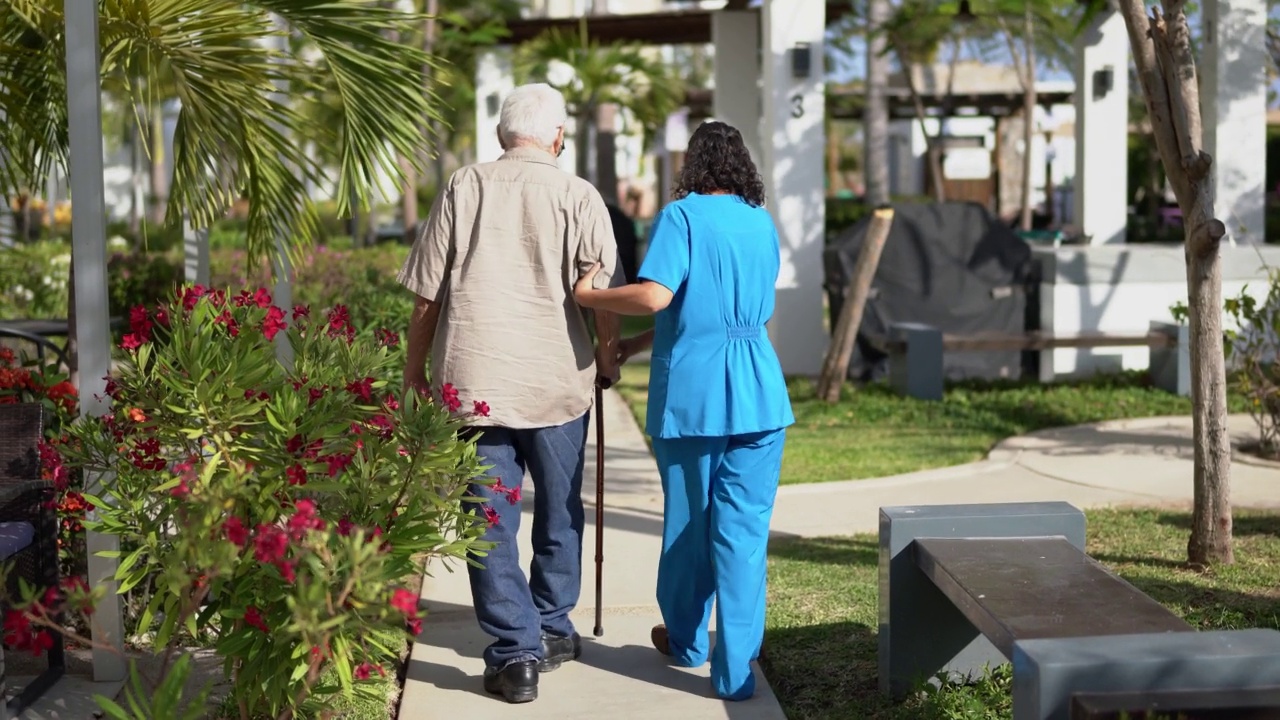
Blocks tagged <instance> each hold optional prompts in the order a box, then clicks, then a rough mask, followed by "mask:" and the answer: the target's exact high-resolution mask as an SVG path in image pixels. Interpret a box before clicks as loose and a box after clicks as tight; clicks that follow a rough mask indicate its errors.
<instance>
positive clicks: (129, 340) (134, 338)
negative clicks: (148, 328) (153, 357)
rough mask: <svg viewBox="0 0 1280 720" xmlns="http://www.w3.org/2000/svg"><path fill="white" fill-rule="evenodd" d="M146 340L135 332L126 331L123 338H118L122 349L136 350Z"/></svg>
mask: <svg viewBox="0 0 1280 720" xmlns="http://www.w3.org/2000/svg"><path fill="white" fill-rule="evenodd" d="M146 342H147V339H146V338H145V337H143V336H141V335H139V334H137V333H127V334H126V335H125V336H124V338H123V339H121V340H120V348H121V349H123V350H137V349H138V348H140V347H142V346H143V344H144V343H146Z"/></svg>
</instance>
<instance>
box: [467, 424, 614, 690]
mask: <svg viewBox="0 0 1280 720" xmlns="http://www.w3.org/2000/svg"><path fill="white" fill-rule="evenodd" d="M588 417H589V414H588V415H583V416H582V417H580V418H578V419H577V420H573V421H570V422H568V423H565V424H564V425H558V426H555V427H545V428H535V429H529V430H513V429H510V428H501V427H485V428H477V430H476V432H477V433H478V436H479V439H478V440H477V442H476V451H477V454H478V455H479V456H480V461H481V462H482V463H483V464H484V465H492V466H493V467H491V468H490V469H489V470H486V471H485V474H486V475H487V476H489V477H491V478H499V479H501V481H502V485H503V487H505V488H518V487H521V486H522V485H523V482H524V472H525V469H526V468H528V470H529V475H530V476H531V477H532V478H533V488H534V501H533V562H532V564H531V566H530V568H529V578H528V580H526V579H525V575H524V571H523V570H522V569H521V567H520V551H519V547H518V545H517V542H516V538H517V536H518V534H519V532H520V503H519V502H514V503H513V502H511V498H510V496H509V493H508V492H504V491H503V490H500V489H495V488H494V487H491V486H486V485H480V484H472V486H471V493H472V494H473V495H476V496H478V497H483V498H485V499H486V501H487V504H488V505H489V506H491V507H492V508H493V509H494V510H496V511H497V514H498V522H497V523H495V524H494V525H492V526H490V527H489V529H488V530H487V531H486V532H485V534H484V539H485V540H488V541H491V542H494V543H496V545H495V546H494V548H493V549H491V550H490V551H489V553H488V554H487V555H486V556H484V557H479V556H477V557H475V559H476V560H477V561H478V562H480V563H481V564H482V565H484V567H483V568H477V567H474V566H468V569H467V570H468V573H469V574H470V577H471V600H472V603H473V604H474V605H475V609H476V619H477V620H479V622H480V628H481V629H482V630H484V631H485V633H486V634H488V635H490V636H491V637H493V638H496V640H495V641H494V643H493V644H492V645H490V646H489V647H487V648H485V651H484V662H485V666H486V667H490V668H502V667H505V666H506V665H508V664H510V663H513V662H519V661H523V660H541V659H542V633H544V632H545V633H548V634H551V635H561V636H567V635H572V634H573V632H574V629H573V622H572V621H571V620H570V619H569V613H570V612H571V611H572V610H573V608H574V606H576V605H577V604H578V595H579V593H580V592H581V591H582V531H583V508H582V463H583V455H584V452H585V450H586V442H587V418H588ZM476 515H477V516H478V517H479V518H481V519H480V522H484V514H483V511H481V510H477V511H476Z"/></svg>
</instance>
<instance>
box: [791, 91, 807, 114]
mask: <svg viewBox="0 0 1280 720" xmlns="http://www.w3.org/2000/svg"><path fill="white" fill-rule="evenodd" d="M791 117H793V118H797V119H799V118H802V117H804V95H801V94H800V93H796V94H795V95H792V96H791Z"/></svg>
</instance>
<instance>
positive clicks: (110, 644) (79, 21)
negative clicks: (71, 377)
mask: <svg viewBox="0 0 1280 720" xmlns="http://www.w3.org/2000/svg"><path fill="white" fill-rule="evenodd" d="M64 22H65V24H66V38H67V43H66V45H67V58H66V62H67V118H68V135H69V140H70V150H71V156H70V165H71V168H70V173H69V175H70V176H71V196H72V203H71V224H72V227H73V228H74V230H73V231H72V238H71V242H72V261H73V262H74V264H75V283H76V287H75V293H76V300H75V302H76V326H75V330H74V332H75V336H76V349H77V357H78V360H79V372H78V373H77V377H76V378H75V382H76V389H77V391H78V392H79V395H80V414H81V415H83V416H85V417H101V416H102V415H105V414H106V413H107V412H108V411H109V400H108V399H107V390H106V388H107V383H106V376H107V373H108V372H109V371H110V369H111V330H110V327H109V325H108V323H109V320H110V318H109V317H108V315H107V227H106V225H107V214H106V199H105V197H104V190H103V179H102V86H101V84H100V82H101V75H100V62H101V61H100V58H99V57H98V2H97V0H67V1H66V6H65V15H64ZM109 481H110V479H109V478H108V477H104V476H101V475H97V474H94V473H88V474H86V477H85V486H86V487H87V488H88V490H89V492H91V493H93V494H94V495H97V496H98V497H106V493H104V492H102V487H101V484H102V483H104V482H109ZM94 515H96V513H94ZM93 519H96V517H94V518H93ZM87 542H88V551H89V577H88V578H87V579H88V582H89V583H90V584H91V585H92V586H93V587H105V588H106V589H107V593H106V595H105V596H104V597H103V598H102V600H101V601H100V602H99V603H98V606H97V608H96V609H95V612H94V615H93V640H94V642H95V644H96V645H98V647H95V648H94V649H93V679H94V680H96V681H99V682H104V681H119V680H124V679H125V664H124V655H123V654H122V652H121V650H122V648H123V642H122V640H123V638H124V630H123V627H122V623H121V616H120V596H119V595H117V594H116V587H117V586H116V583H115V580H113V578H114V577H115V573H116V567H117V561H116V560H115V559H114V558H104V557H102V556H101V554H102V553H104V552H116V551H118V550H119V549H120V543H119V541H118V540H117V539H116V537H115V536H114V535H102V534H99V533H95V532H90V533H89V534H88V538H87ZM113 650H114V651H113Z"/></svg>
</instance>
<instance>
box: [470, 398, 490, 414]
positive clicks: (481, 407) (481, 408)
mask: <svg viewBox="0 0 1280 720" xmlns="http://www.w3.org/2000/svg"><path fill="white" fill-rule="evenodd" d="M471 412H472V414H473V415H478V416H479V417H489V403H487V402H485V401H483V400H475V401H473V402H472V403H471Z"/></svg>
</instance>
